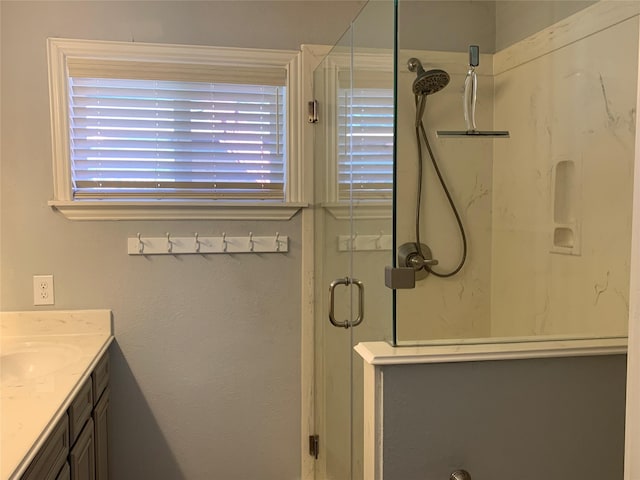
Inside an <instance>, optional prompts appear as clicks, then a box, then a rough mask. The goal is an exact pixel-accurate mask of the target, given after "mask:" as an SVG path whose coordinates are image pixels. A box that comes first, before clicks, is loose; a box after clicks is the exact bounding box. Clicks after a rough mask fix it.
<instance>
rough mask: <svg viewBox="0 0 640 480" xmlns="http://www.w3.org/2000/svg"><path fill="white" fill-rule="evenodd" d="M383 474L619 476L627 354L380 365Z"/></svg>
mask: <svg viewBox="0 0 640 480" xmlns="http://www.w3.org/2000/svg"><path fill="white" fill-rule="evenodd" d="M382 378H383V380H382V383H383V409H384V413H383V416H384V420H383V472H384V479H385V480H425V479H426V480H441V479H442V480H446V479H448V478H449V475H450V474H451V472H452V471H454V470H456V469H458V468H464V469H466V470H468V471H469V472H470V474H471V476H472V478H473V480H507V479H508V480H566V479H567V478H579V479H581V480H604V479H606V480H622V478H623V455H624V412H625V384H626V355H606V356H589V357H564V358H544V359H525V360H498V361H480V362H460V363H440V364H422V365H398V366H388V367H383V369H382Z"/></svg>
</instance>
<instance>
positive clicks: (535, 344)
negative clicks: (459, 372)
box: [354, 337, 627, 365]
mask: <svg viewBox="0 0 640 480" xmlns="http://www.w3.org/2000/svg"><path fill="white" fill-rule="evenodd" d="M354 350H355V351H356V352H357V353H358V354H359V355H360V356H361V357H362V359H363V360H364V361H365V362H367V363H369V364H371V365H403V364H416V363H447V362H477V361H485V360H515V359H524V358H545V357H578V356H588V355H619V354H626V353H627V337H613V338H589V339H568V338H567V339H557V340H537V341H521V342H500V343H491V342H490V341H489V342H484V343H459V344H456V345H443V344H434V345H420V346H400V347H394V346H393V345H391V344H389V343H387V342H363V343H359V344H358V345H356V346H355V347H354Z"/></svg>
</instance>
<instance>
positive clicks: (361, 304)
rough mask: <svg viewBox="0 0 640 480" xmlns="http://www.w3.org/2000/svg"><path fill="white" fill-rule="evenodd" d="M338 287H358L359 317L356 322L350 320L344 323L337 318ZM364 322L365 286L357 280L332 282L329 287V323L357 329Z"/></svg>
mask: <svg viewBox="0 0 640 480" xmlns="http://www.w3.org/2000/svg"><path fill="white" fill-rule="evenodd" d="M338 285H345V286H349V285H356V286H357V287H358V316H357V318H356V319H355V321H354V322H349V320H345V321H344V322H339V321H337V320H336V317H335V290H336V287H337V286H338ZM362 320H364V284H363V283H362V282H361V281H360V280H357V279H355V278H349V277H344V278H338V279H336V280H334V281H333V282H331V284H330V285H329V321H330V322H331V325H333V326H334V327H342V328H349V327H357V326H358V325H360V324H361V323H362Z"/></svg>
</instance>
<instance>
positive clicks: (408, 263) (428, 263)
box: [398, 242, 438, 280]
mask: <svg viewBox="0 0 640 480" xmlns="http://www.w3.org/2000/svg"><path fill="white" fill-rule="evenodd" d="M437 264H438V261H437V260H435V259H433V258H432V255H431V249H430V248H429V247H427V246H426V245H425V244H424V243H422V244H420V249H419V250H418V246H417V245H416V244H415V243H413V242H410V243H404V244H402V245H400V248H398V266H399V267H409V268H413V270H414V271H415V276H416V280H422V279H423V278H426V277H427V275H429V272H430V270H429V267H432V266H434V265H437Z"/></svg>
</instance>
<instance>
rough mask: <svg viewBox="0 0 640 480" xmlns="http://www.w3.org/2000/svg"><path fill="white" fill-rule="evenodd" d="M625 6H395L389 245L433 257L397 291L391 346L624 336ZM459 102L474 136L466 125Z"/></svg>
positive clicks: (634, 30) (627, 178)
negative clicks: (393, 202)
mask: <svg viewBox="0 0 640 480" xmlns="http://www.w3.org/2000/svg"><path fill="white" fill-rule="evenodd" d="M630 5H631V2H597V3H594V2H575V1H554V2H520V1H498V2H484V1H478V2H437V1H434V2H414V1H406V0H399V1H398V6H397V15H398V51H397V56H398V58H397V66H396V68H397V72H398V73H397V75H398V78H397V88H398V92H397V97H396V101H397V119H396V126H397V138H396V149H397V156H396V162H397V165H396V168H397V172H398V176H397V183H396V191H395V193H396V195H397V208H396V210H395V226H396V229H397V238H396V241H397V244H398V246H401V245H403V244H408V246H407V247H405V249H404V250H403V253H404V257H408V258H409V263H410V264H412V265H417V266H418V268H420V266H421V265H424V262H421V261H418V260H419V259H418V260H415V258H414V261H413V263H411V258H412V257H415V253H417V254H418V255H420V254H422V256H423V257H425V256H426V254H427V249H426V248H421V249H418V248H417V247H416V245H415V243H416V241H417V240H416V239H417V238H418V237H419V238H420V241H421V243H424V244H425V245H426V246H428V247H429V250H430V251H431V252H432V254H433V258H434V259H436V260H437V261H438V264H437V265H431V266H430V265H427V266H426V267H423V268H422V269H421V270H420V272H419V273H421V274H427V273H429V275H427V276H426V278H422V279H420V280H418V281H417V282H416V287H415V288H414V289H406V290H398V291H397V307H396V312H395V328H396V338H395V341H396V343H397V344H399V345H403V344H419V343H461V342H469V343H473V342H487V341H489V342H493V341H496V342H497V341H524V340H548V339H551V338H585V337H612V336H625V335H626V334H627V319H628V303H629V301H628V299H629V259H630V245H631V241H630V239H631V207H632V188H633V185H632V172H633V163H634V160H633V158H634V156H633V151H634V141H635V138H634V132H635V113H634V106H635V100H636V73H637V66H638V65H637V63H638V60H637V58H638V44H637V38H638V23H637V18H635V19H634V18H631V17H632V15H630V14H628V12H629V6H630ZM605 10H606V14H605V13H604V12H605ZM559 21H562V23H561V24H556V22H559ZM471 45H478V46H479V50H480V55H479V62H478V63H479V65H477V66H475V67H473V68H472V67H470V54H469V47H470V46H471ZM621 46H622V47H623V48H620V47H621ZM411 58H416V59H418V60H419V61H420V62H421V64H422V67H419V66H417V64H416V62H415V61H412V62H410V59H411ZM409 66H411V69H410V68H409ZM411 70H413V71H411ZM436 70H442V71H445V72H446V74H444V73H442V72H438V71H436ZM447 77H448V78H449V82H448V84H447V81H446V79H447ZM474 78H475V80H474ZM474 82H476V87H475V88H477V91H475V92H474V87H473V83H474ZM465 85H466V86H467V88H466V96H465V95H464V93H465ZM414 88H416V89H417V90H416V91H414ZM416 92H417V96H416ZM474 93H475V94H476V100H475V101H474V100H473V95H474ZM464 98H466V101H467V102H468V103H467V109H468V115H469V116H474V115H473V113H474V112H473V109H474V107H475V123H476V127H477V130H478V131H486V132H489V134H487V135H482V134H480V133H479V132H478V131H472V132H467V129H468V128H472V127H468V125H472V122H469V121H467V122H465V115H464V109H463V99H464ZM423 102H424V104H423ZM422 106H424V113H423V114H422V115H420V114H419V113H418V114H417V113H416V112H417V110H420V108H421V107H422ZM420 120H422V126H424V135H423V132H422V131H421V125H420V123H419V122H420ZM467 120H469V119H467ZM451 131H457V132H460V134H457V135H451V134H447V132H451ZM497 131H502V132H504V131H508V134H509V136H508V137H507V136H506V135H497V134H496V132H497ZM438 132H441V133H440V134H438ZM443 132H444V133H443ZM468 133H471V134H468ZM424 136H426V137H427V139H428V142H429V144H428V145H427V142H426V141H425V139H424ZM417 137H419V139H418V138H417ZM418 142H419V143H418ZM418 145H419V147H418ZM432 156H433V157H435V159H436V161H437V167H438V168H439V170H440V173H441V175H442V179H443V181H444V183H445V184H446V190H445V188H443V186H442V184H441V181H440V180H439V179H438V174H437V172H436V168H435V167H434V161H433V160H432ZM420 157H422V164H423V172H422V175H420V167H419V164H420ZM420 177H422V178H421V179H420ZM419 186H420V188H419ZM420 189H421V192H420V193H421V195H420V197H418V192H419V190H420ZM446 192H448V193H449V194H450V196H451V200H452V202H453V204H454V205H455V207H456V211H457V213H458V214H459V217H460V221H461V224H462V225H463V230H464V233H465V237H464V239H465V240H466V243H467V251H466V258H465V254H464V253H465V248H464V243H465V242H464V241H463V235H462V234H461V228H460V226H459V225H458V222H457V221H456V214H455V213H454V211H453V209H452V207H451V205H450V202H449V200H448V199H447V193H446ZM418 198H420V203H418ZM418 206H419V218H418V215H417V213H416V212H417V210H418ZM418 220H419V221H418ZM417 223H419V228H416V224H417ZM418 250H421V251H418ZM463 259H464V264H463V265H462V266H461V267H460V270H459V272H457V273H455V274H453V275H451V276H448V274H449V273H452V272H455V271H456V269H457V268H458V266H459V265H460V263H461V262H462V261H463ZM435 274H440V275H435ZM420 276H422V275H420Z"/></svg>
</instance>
